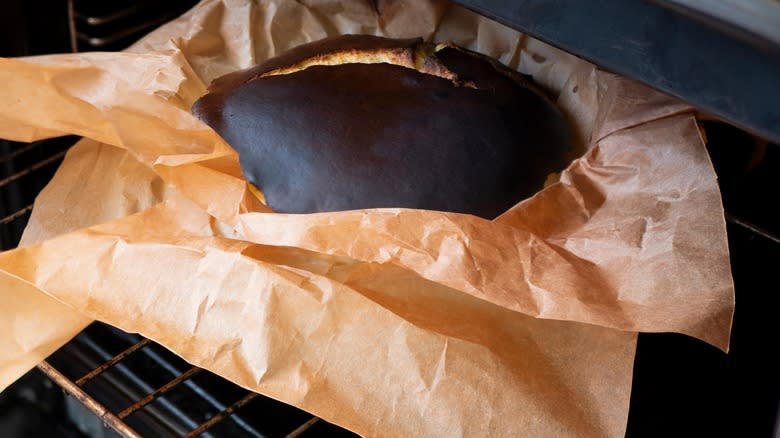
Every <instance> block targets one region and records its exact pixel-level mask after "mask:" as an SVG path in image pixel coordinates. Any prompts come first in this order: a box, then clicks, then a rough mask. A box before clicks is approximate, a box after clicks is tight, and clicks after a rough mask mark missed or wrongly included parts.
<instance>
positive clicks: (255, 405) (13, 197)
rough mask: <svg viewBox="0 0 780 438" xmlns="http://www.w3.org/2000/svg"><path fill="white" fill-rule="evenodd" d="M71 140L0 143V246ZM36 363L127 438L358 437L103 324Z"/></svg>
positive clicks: (12, 237) (75, 407) (11, 240)
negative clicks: (152, 437)
mask: <svg viewBox="0 0 780 438" xmlns="http://www.w3.org/2000/svg"><path fill="white" fill-rule="evenodd" d="M73 142H74V138H73V137H68V138H61V139H52V140H46V141H40V142H35V143H30V144H19V143H12V142H4V141H0V237H2V246H1V247H0V249H9V248H13V247H14V246H16V245H17V244H18V241H19V238H20V236H21V232H22V230H23V229H24V225H25V224H26V222H27V220H28V219H29V215H30V213H31V211H32V203H33V201H34V197H35V195H36V194H37V193H38V191H40V189H42V188H43V186H44V185H45V184H46V183H47V182H48V180H49V179H51V177H52V176H53V174H54V171H55V170H56V168H57V166H59V164H60V163H61V162H62V159H63V157H64V155H65V153H66V152H67V149H68V147H69V146H70V145H71V144H72V143H73ZM38 369H39V370H40V371H42V372H43V373H44V374H45V375H46V376H48V377H49V378H50V379H51V380H53V381H54V382H55V383H57V384H58V385H59V386H60V387H62V389H63V390H64V391H65V392H66V393H67V394H68V395H70V396H71V398H68V399H67V406H68V409H69V410H70V411H79V410H83V409H84V408H86V409H87V410H89V411H91V412H93V413H94V414H95V415H96V416H97V418H98V419H99V420H97V425H98V426H100V423H102V424H104V425H106V426H108V427H110V428H111V429H113V430H114V431H116V432H117V433H118V434H119V435H120V436H124V437H132V438H136V437H142V436H155V437H166V436H171V437H174V436H175V437H195V436H203V437H219V436H230V437H237V436H238V437H240V436H246V437H266V436H274V437H290V438H293V437H297V436H304V437H314V436H336V437H353V436H355V435H354V434H353V433H351V432H349V431H347V430H345V429H341V428H339V427H337V426H335V425H332V424H329V423H327V422H325V421H324V420H321V419H319V418H317V417H314V416H312V415H310V414H308V413H306V412H304V411H301V410H299V409H297V408H295V407H292V406H288V405H285V404H283V403H281V402H278V401H276V400H273V399H271V398H268V397H265V396H262V395H259V394H257V393H254V392H250V391H247V390H245V389H243V388H240V387H238V386H236V385H233V384H232V383H230V382H228V381H226V380H224V379H222V378H220V377H218V376H216V375H214V374H212V373H210V372H208V371H205V370H202V369H200V368H197V367H193V366H191V365H189V364H187V363H186V362H184V361H183V360H182V359H180V358H179V357H178V356H176V355H174V354H173V353H171V352H170V351H168V350H166V349H165V348H163V347H161V346H159V345H157V344H155V343H153V342H151V341H149V340H148V339H145V338H143V337H141V336H138V335H134V334H129V333H125V332H123V331H121V330H118V329H116V328H113V327H110V326H108V325H105V324H102V323H99V322H96V323H93V324H92V325H90V326H89V327H88V328H86V329H85V330H84V331H83V332H82V333H80V334H79V335H78V336H76V338H74V339H73V340H72V341H71V342H69V343H68V344H66V345H65V346H64V347H62V348H61V349H60V350H58V351H57V352H55V353H54V354H53V355H51V356H50V357H49V358H48V359H47V360H46V361H44V362H42V363H41V364H39V365H38ZM71 414H74V412H71ZM75 414H76V415H71V416H72V417H75V418H80V419H81V420H80V421H83V422H85V423H89V422H90V421H92V422H94V421H96V420H95V419H94V417H90V416H87V417H85V416H84V415H83V414H82V413H80V412H75ZM90 418H91V420H90ZM81 426H82V429H87V430H89V429H90V428H91V429H93V430H94V428H95V427H94V425H90V424H82V425H81ZM98 435H99V434H98Z"/></svg>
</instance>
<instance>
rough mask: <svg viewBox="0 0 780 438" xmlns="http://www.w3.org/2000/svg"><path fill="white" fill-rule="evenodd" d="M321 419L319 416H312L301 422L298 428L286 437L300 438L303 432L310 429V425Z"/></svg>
mask: <svg viewBox="0 0 780 438" xmlns="http://www.w3.org/2000/svg"><path fill="white" fill-rule="evenodd" d="M319 421H320V419H319V417H312V418H311V419H310V420H309V421H307V422H305V423H303V424H301V425H300V426H299V427H298V428H297V429H295V430H294V431H292V432H290V433H288V434H287V436H285V437H284V438H298V437H299V436H300V435H301V434H302V433H304V432H306V431H307V430H309V428H310V427H312V426H314V425H315V424H317V423H318V422H319Z"/></svg>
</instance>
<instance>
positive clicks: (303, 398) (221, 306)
mask: <svg viewBox="0 0 780 438" xmlns="http://www.w3.org/2000/svg"><path fill="white" fill-rule="evenodd" d="M385 7H386V8H387V9H385V10H383V14H382V15H377V13H376V12H375V11H374V10H373V9H372V8H371V6H370V5H369V3H368V2H362V1H357V0H355V1H347V2H334V1H320V2H284V1H262V2H250V1H246V0H244V1H238V0H236V1H228V0H224V1H216V0H214V1H204V2H203V3H201V4H200V5H199V6H198V7H196V8H195V9H193V10H192V11H190V12H189V13H187V14H186V15H185V16H183V17H181V18H180V19H178V20H176V21H175V22H173V23H170V24H168V25H166V26H164V27H162V28H161V29H159V30H157V31H155V32H154V33H152V34H151V35H149V36H148V37H147V38H145V39H144V40H143V41H142V42H140V43H138V44H136V45H135V46H134V47H133V48H131V50H129V51H128V52H126V53H94V54H79V55H57V56H47V57H38V58H31V59H12V60H0V83H3V84H7V87H6V88H7V90H4V93H3V94H2V96H1V97H0V99H2V100H1V101H0V102H1V103H2V105H0V136H2V137H5V138H12V139H17V140H32V139H36V138H43V137H47V136H52V135H60V134H64V133H75V134H79V135H83V136H85V137H88V139H86V140H83V141H82V142H80V144H79V145H77V146H76V147H75V148H74V149H72V150H71V151H70V153H69V154H68V156H67V158H66V161H65V163H64V164H63V166H62V167H61V169H60V170H59V171H58V175H57V176H56V177H55V180H54V181H53V182H52V183H51V184H50V185H49V187H47V189H46V190H45V191H44V192H43V193H42V194H41V195H40V197H39V199H38V200H37V202H36V206H35V209H34V213H33V217H32V218H31V222H30V225H29V226H28V229H27V231H26V235H25V239H24V242H23V243H25V244H26V245H27V246H24V247H22V248H19V249H17V250H14V251H9V252H6V253H3V254H0V295H3V297H4V298H7V299H6V300H5V302H10V303H15V304H14V305H12V306H5V307H4V308H3V309H0V321H3V323H4V324H10V325H9V327H7V328H6V327H3V328H5V330H3V331H0V347H2V346H6V345H8V346H9V347H4V348H2V349H1V350H0V385H5V384H8V383H10V381H12V380H13V379H14V378H15V377H16V376H18V375H19V374H21V373H22V372H23V371H24V369H26V367H30V366H32V365H33V364H34V363H36V362H37V361H38V360H40V359H42V358H43V357H45V356H46V355H47V354H48V353H50V352H51V351H53V350H54V349H56V348H57V346H58V345H60V344H61V343H62V342H64V341H65V340H67V338H68V337H69V336H71V335H72V334H74V333H76V332H77V331H78V330H79V329H80V328H81V327H83V326H84V325H85V324H86V323H88V322H89V320H90V319H99V320H101V321H105V322H108V323H110V324H113V325H116V326H118V327H120V328H123V329H125V330H128V331H134V332H140V333H142V334H144V335H146V336H148V337H150V338H152V339H154V340H156V341H158V342H160V343H161V344H163V345H165V346H166V347H168V348H170V349H171V350H173V351H175V352H176V353H178V354H179V355H181V356H182V357H184V358H185V359H187V360H188V361H190V362H192V363H194V364H196V365H199V366H202V367H204V368H207V369H210V370H212V371H215V372H217V373H219V374H221V375H223V376H225V377H227V378H229V379H231V380H233V381H235V382H236V383H238V384H240V385H242V386H245V387H247V388H251V389H254V390H257V391H259V392H262V393H264V394H267V395H270V396H272V397H274V398H277V399H280V400H283V401H285V402H287V403H291V404H295V405H297V406H299V407H301V408H303V409H306V410H308V411H310V412H313V413H315V414H316V415H319V416H322V417H323V418H325V419H327V420H329V421H332V422H335V423H338V424H341V425H343V426H345V427H349V428H350V429H352V430H355V431H357V432H359V433H361V434H364V435H369V436H374V435H381V436H409V435H414V436H450V435H454V436H458V435H460V436H474V435H477V436H484V435H495V436H516V435H526V436H540V435H547V436H566V435H570V436H620V435H622V434H623V431H624V430H625V421H626V416H627V412H628V397H629V394H630V383H631V368H632V362H633V349H634V345H635V335H634V334H633V332H635V331H677V332H680V333H685V334H689V335H692V336H696V337H698V338H700V339H703V340H705V341H707V342H710V343H712V344H714V345H717V346H719V347H721V348H724V349H725V348H726V347H727V345H728V337H729V330H730V323H731V314H732V310H733V287H732V284H731V277H730V272H729V265H728V251H727V246H726V240H725V224H724V222H723V216H722V207H721V204H720V198H719V193H718V190H717V184H716V180H715V176H714V173H713V170H712V167H711V165H710V163H709V160H708V157H707V154H706V151H705V150H704V148H703V146H702V141H701V138H700V137H699V131H698V128H697V125H696V120H695V118H694V117H693V115H692V114H691V113H690V112H689V111H690V110H689V108H687V107H686V106H685V105H682V104H680V103H679V102H677V101H675V100H673V99H671V98H668V97H665V96H663V95H660V94H658V93H656V92H653V91H651V90H648V89H647V88H645V87H642V86H640V85H638V84H636V83H634V82H631V81H627V80H625V79H623V78H620V77H617V76H614V75H611V74H606V73H603V72H599V71H597V70H595V69H594V68H593V66H591V65H589V64H588V63H586V62H584V61H582V60H579V59H577V58H574V57H572V56H570V55H567V54H565V53H562V52H560V51H557V50H556V49H553V48H551V47H549V46H546V45H544V44H542V43H539V42H538V41H534V40H531V39H528V38H525V37H524V36H522V35H521V34H518V33H516V32H514V31H512V30H511V29H508V28H505V27H503V26H501V25H498V24H496V23H494V22H492V21H490V20H487V19H485V18H482V17H479V16H477V15H475V14H473V13H470V12H468V11H466V10H464V9H461V8H458V7H454V6H451V5H448V4H446V3H442V2H430V3H418V4H414V5H407V4H405V5H403V7H399V3H393V2H389V6H385ZM341 33H369V34H379V35H388V36H394V37H409V36H423V37H426V38H429V39H432V40H436V41H445V40H452V41H454V42H455V43H458V44H461V45H464V46H466V47H468V48H471V49H473V50H476V51H479V52H482V53H486V54H488V55H491V56H494V57H496V58H498V59H500V60H501V61H503V62H504V63H506V64H508V65H510V66H511V67H514V68H518V69H520V70H521V71H523V72H526V73H530V74H533V75H534V77H535V79H537V80H538V81H539V82H541V83H543V84H545V85H546V86H547V87H549V88H551V89H552V90H554V91H555V92H556V93H557V95H558V102H559V104H560V105H561V106H562V108H564V110H565V111H566V113H567V115H568V116H569V118H570V120H571V122H572V125H573V127H574V128H575V133H576V140H577V141H576V142H577V144H578V146H580V147H581V148H583V149H585V148H587V152H585V155H584V156H583V157H582V158H581V159H579V160H577V161H575V162H574V163H573V164H572V165H571V166H570V167H569V169H567V170H566V171H565V172H564V173H563V174H562V175H561V177H560V181H559V182H557V183H554V184H552V185H550V186H549V187H547V188H546V189H545V190H543V191H541V192H540V193H538V194H537V195H536V196H534V197H533V198H531V199H528V200H525V201H523V202H520V203H519V204H518V205H517V206H515V207H514V208H513V209H511V210H510V211H508V212H506V213H505V214H504V215H502V216H501V217H500V218H498V219H497V220H495V221H486V220H482V219H478V218H475V217H472V216H467V215H458V214H449V213H441V212H428V211H417V210H403V209H376V210H362V211H354V212H340V213H329V214H314V215H280V214H275V213H272V212H269V211H268V210H267V209H265V208H264V207H263V206H262V205H261V204H260V203H259V202H257V201H256V200H255V198H254V197H253V196H252V195H251V194H249V191H248V190H247V186H246V183H245V182H244V180H243V179H242V178H241V173H240V168H239V167H238V160H237V156H236V154H235V152H234V151H233V150H232V149H231V148H230V147H229V146H228V145H226V144H225V143H224V142H223V141H222V140H221V139H220V138H219V137H218V136H217V135H216V134H215V133H214V132H213V131H211V130H210V129H208V128H207V127H205V126H204V125H202V124H200V123H199V122H198V121H197V120H195V119H194V118H193V117H191V116H190V115H189V107H190V105H191V103H192V102H193V101H194V100H195V99H196V98H197V97H198V96H200V95H201V94H202V93H203V92H204V91H205V84H208V82H209V81H210V80H211V79H213V78H214V77H217V76H219V75H221V74H224V73H226V72H229V71H232V70H235V69H237V68H242V67H248V66H250V65H252V64H254V63H256V62H258V61H261V60H263V59H266V58H268V57H270V56H273V55H274V54H277V53H279V52H281V51H284V50H286V49H287V48H290V47H293V46H295V45H298V44H300V43H303V42H307V41H311V40H315V39H319V38H321V37H325V36H328V35H335V34H341ZM85 176H86V177H85ZM518 201H520V200H518ZM87 227H88V228H87ZM535 317H536V318H535ZM540 318H541V319H540ZM555 320H560V321H555ZM7 321H10V323H8V322H7ZM40 321H50V322H49V325H48V327H50V329H49V331H48V332H47V331H43V332H41V333H37V334H36V336H30V335H29V334H28V330H29V327H31V326H32V324H33V323H36V324H40ZM615 329H620V330H615ZM3 336H5V337H6V338H3Z"/></svg>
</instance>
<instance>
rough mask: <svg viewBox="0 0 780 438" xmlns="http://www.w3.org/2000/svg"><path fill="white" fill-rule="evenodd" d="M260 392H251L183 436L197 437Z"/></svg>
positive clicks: (188, 437)
mask: <svg viewBox="0 0 780 438" xmlns="http://www.w3.org/2000/svg"><path fill="white" fill-rule="evenodd" d="M258 396H259V394H257V393H254V392H250V393H249V394H247V395H245V396H244V397H242V398H241V399H240V400H239V401H237V402H235V403H233V404H232V405H230V406H228V407H227V408H225V410H223V411H222V412H220V413H218V414H217V415H215V416H213V417H211V418H209V419H208V420H206V421H205V422H203V423H201V425H200V426H198V427H196V428H195V429H192V430H191V431H190V432H189V433H188V434H186V435H184V436H183V437H182V438H193V437H196V436H198V435H200V434H202V433H203V432H205V431H206V430H207V429H208V428H210V427H212V426H214V425H215V424H217V423H219V422H220V421H222V420H224V419H225V418H227V417H229V416H230V414H232V413H233V412H235V411H237V410H238V409H241V408H242V407H243V406H245V405H246V404H247V403H249V402H250V401H252V400H254V399H255V398H257V397H258Z"/></svg>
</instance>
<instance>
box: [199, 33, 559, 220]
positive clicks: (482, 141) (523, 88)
mask: <svg viewBox="0 0 780 438" xmlns="http://www.w3.org/2000/svg"><path fill="white" fill-rule="evenodd" d="M420 44H422V43H421V41H420V40H390V39H384V38H377V37H367V36H344V37H339V38H336V39H329V40H324V41H320V42H316V43H312V44H309V45H305V46H301V47H299V48H297V49H294V50H292V51H290V52H288V53H286V54H284V55H282V56H280V57H278V58H275V59H273V60H270V61H268V62H266V63H264V64H262V65H259V66H257V67H255V68H252V69H249V70H245V71H242V72H238V73H234V74H231V75H228V76H226V77H223V78H221V79H219V80H218V81H216V82H215V83H214V84H213V85H212V86H211V87H210V88H209V94H207V95H206V96H204V97H203V98H201V99H200V100H199V101H198V102H197V103H196V105H195V106H194V107H193V113H194V114H195V115H196V116H197V117H199V118H200V119H201V120H203V121H204V122H206V123H207V124H208V125H209V126H211V127H213V128H214V129H215V130H216V131H217V132H219V133H220V135H222V136H223V137H224V138H225V140H226V141H227V142H228V143H230V144H231V145H232V146H233V147H234V148H235V149H236V150H237V151H238V152H239V154H240V157H241V164H242V168H243V169H244V173H245V175H246V177H247V179H248V180H249V181H250V182H252V183H253V184H255V185H257V186H259V187H260V188H261V189H262V190H263V192H264V194H265V197H266V200H267V202H268V204H269V206H270V207H271V208H273V209H274V210H276V211H279V212H290V213H308V212H320V211H339V210H350V209H359V208H376V207H405V208H421V209H432V210H443V211H454V212H462V213H471V214H475V215H478V216H482V217H485V218H494V217H496V216H498V215H499V214H501V213H502V212H504V211H505V210H507V209H508V208H510V207H511V206H512V205H514V204H515V203H517V202H519V201H520V200H522V199H524V198H526V197H528V196H531V195H532V194H534V193H535V192H537V191H538V190H539V189H541V188H542V186H543V184H544V180H545V178H546V177H547V175H548V174H550V173H552V172H557V171H560V170H561V169H562V168H563V167H564V166H565V164H566V163H565V161H564V154H565V153H566V152H567V150H568V149H569V143H568V129H567V126H566V122H565V119H564V117H563V116H562V114H561V113H560V111H559V110H558V109H557V108H556V107H555V105H554V104H553V103H552V102H551V101H550V100H549V99H547V98H546V97H545V96H544V95H543V94H542V93H540V92H539V90H538V89H537V88H536V87H535V86H533V85H531V84H529V83H528V80H527V79H525V78H524V77H522V76H520V75H518V74H516V73H514V72H513V71H511V70H509V69H507V68H506V67H503V66H501V65H500V64H498V63H497V62H495V61H493V60H490V59H489V58H486V57H483V56H477V55H475V54H473V53H471V52H468V51H465V50H463V49H460V48H457V47H452V46H448V47H444V48H441V47H440V50H438V51H437V52H436V53H435V54H433V55H430V56H429V57H427V58H426V59H424V62H423V64H429V63H434V67H435V68H437V69H442V68H443V69H444V70H445V71H446V72H445V73H446V74H445V77H439V76H434V75H433V74H427V73H421V72H420V71H417V70H415V69H414V68H409V67H408V66H406V67H404V66H398V65H390V64H343V65H335V66H309V67H306V68H305V69H303V70H300V71H295V72H292V73H286V74H279V75H271V76H263V75H264V74H267V73H268V72H272V71H274V70H278V69H280V68H285V67H289V66H291V65H295V64H297V63H299V62H301V61H303V60H306V59H309V58H313V57H317V56H322V55H323V54H326V53H333V52H342V51H345V52H346V51H349V52H354V51H358V52H360V51H377V50H382V51H391V52H393V53H394V55H393V56H396V55H398V56H400V57H401V58H403V59H404V60H405V61H404V63H406V60H407V58H406V56H408V55H409V54H410V53H411V54H412V56H413V55H414V53H415V50H416V49H417V48H418V47H419V45H420ZM404 65H406V64H404ZM429 67H430V66H429ZM423 70H424V69H423ZM437 71H438V70H437ZM453 74H454V76H453ZM448 78H449V79H448Z"/></svg>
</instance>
